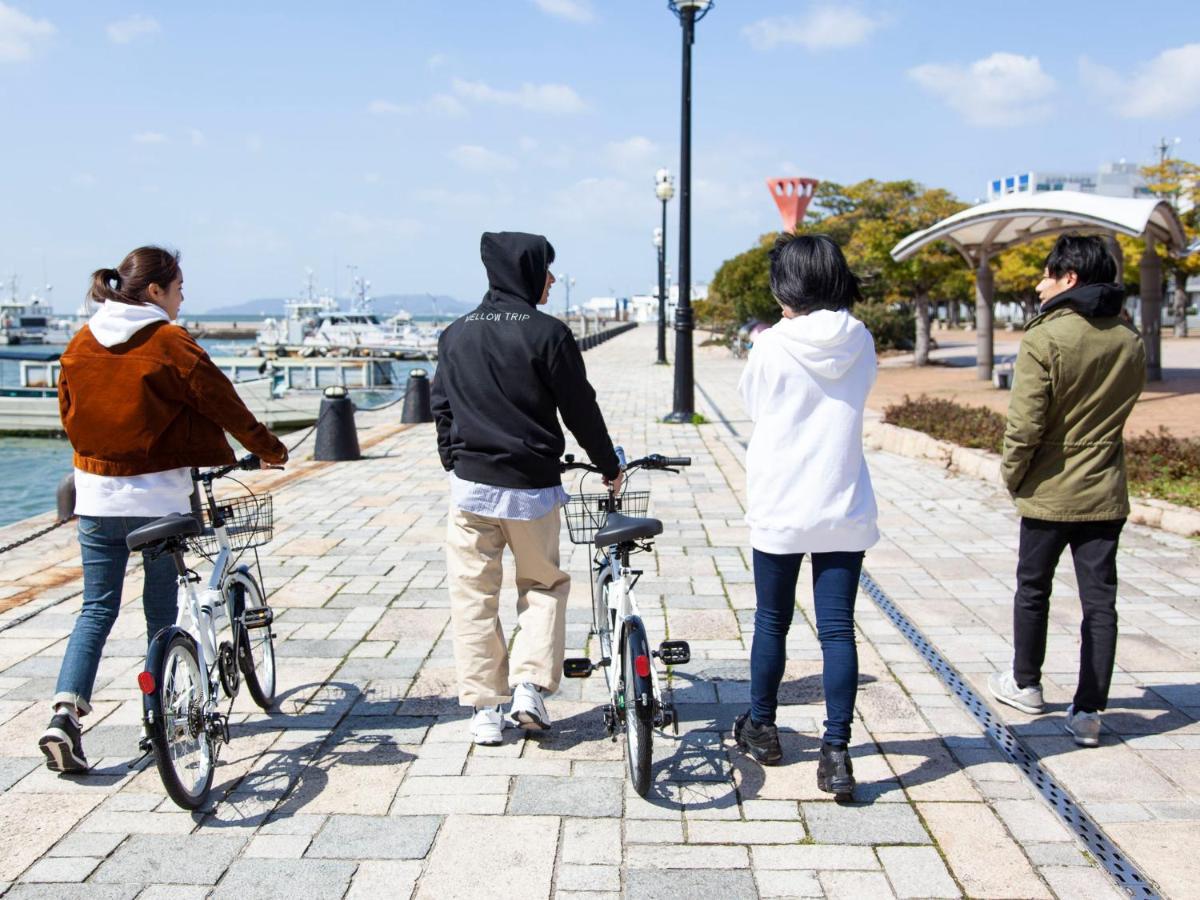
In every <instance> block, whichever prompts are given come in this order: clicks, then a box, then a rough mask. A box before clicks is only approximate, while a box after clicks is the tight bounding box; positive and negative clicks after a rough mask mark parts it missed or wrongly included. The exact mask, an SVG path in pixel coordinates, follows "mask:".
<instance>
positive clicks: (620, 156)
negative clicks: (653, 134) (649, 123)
mask: <svg viewBox="0 0 1200 900" xmlns="http://www.w3.org/2000/svg"><path fill="white" fill-rule="evenodd" d="M657 153H658V145H657V144H655V143H654V141H652V140H650V139H649V138H645V137H642V136H640V135H635V136H633V137H631V138H626V139H625V140H623V141H611V142H609V143H608V144H606V145H605V147H604V156H605V158H606V159H607V160H608V162H609V163H610V164H611V165H613V166H616V167H618V168H630V167H633V166H637V165H642V164H646V163H647V162H648V161H649V160H650V159H651V158H652V157H653V156H655V154H657Z"/></svg>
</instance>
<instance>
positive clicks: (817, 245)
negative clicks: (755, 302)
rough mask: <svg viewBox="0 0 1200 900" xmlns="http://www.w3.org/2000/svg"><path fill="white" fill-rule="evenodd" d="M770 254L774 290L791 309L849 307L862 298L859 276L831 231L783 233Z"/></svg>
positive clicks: (810, 309)
mask: <svg viewBox="0 0 1200 900" xmlns="http://www.w3.org/2000/svg"><path fill="white" fill-rule="evenodd" d="M770 258H771V293H772V294H774V295H775V299H776V300H778V301H779V302H780V303H782V304H783V305H784V306H786V307H788V308H789V309H793V310H795V311H796V312H798V313H807V312H811V311H813V310H815V309H833V310H837V309H849V308H850V307H851V306H853V305H854V302H855V301H856V300H861V299H862V293H861V292H860V291H859V287H858V276H857V275H855V274H854V273H853V272H851V271H850V266H849V265H847V263H846V257H845V256H843V255H842V248H841V247H839V246H838V245H837V243H836V242H835V241H834V240H833V238H831V237H829V236H828V235H824V234H801V235H790V234H785V235H781V236H780V237H779V239H778V240H777V241H775V246H774V247H772V248H771V252H770Z"/></svg>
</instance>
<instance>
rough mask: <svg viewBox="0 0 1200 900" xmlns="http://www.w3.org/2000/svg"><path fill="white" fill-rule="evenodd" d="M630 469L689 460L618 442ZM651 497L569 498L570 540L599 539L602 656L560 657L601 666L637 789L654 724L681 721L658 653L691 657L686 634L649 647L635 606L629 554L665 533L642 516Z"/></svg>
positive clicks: (677, 659) (589, 667)
mask: <svg viewBox="0 0 1200 900" xmlns="http://www.w3.org/2000/svg"><path fill="white" fill-rule="evenodd" d="M617 455H618V457H619V458H620V460H621V463H622V465H623V468H624V470H625V484H626V485H628V483H629V476H630V475H632V474H633V472H635V471H636V470H638V469H656V470H658V471H662V472H678V471H679V469H680V468H681V467H683V466H690V465H691V464H692V461H691V459H689V458H688V457H667V456H659V455H657V454H651V455H650V456H646V457H644V458H642V459H637V460H634V461H633V462H631V463H628V464H626V463H625V454H624V452H623V451H622V450H621V448H619V447H618V448H617ZM562 469H563V471H564V472H565V471H569V470H571V469H580V470H583V471H585V472H591V473H598V472H599V471H600V470H599V469H597V468H596V467H595V466H591V465H588V464H586V463H577V462H575V458H574V457H573V456H567V457H566V460H565V461H564V462H563V464H562ZM649 502H650V492H649V491H629V490H626V491H624V492H622V493H620V494H616V493H614V492H613V491H611V490H610V491H608V492H607V493H604V494H586V493H580V494H578V495H576V496H573V497H572V498H571V502H570V503H568V504H567V507H566V510H567V530H568V532H569V533H570V536H571V542H572V543H575V544H594V545H595V547H596V555H595V559H594V564H595V578H594V579H593V581H592V633H593V634H594V635H595V636H596V639H597V649H598V650H599V653H600V659H599V660H598V661H597V662H594V663H593V662H592V661H591V660H590V659H588V658H586V657H577V658H573V659H567V660H564V661H563V675H565V676H566V677H567V678H587V677H588V676H589V675H591V674H592V672H594V671H595V670H596V669H603V670H604V677H605V680H606V681H607V683H608V690H609V694H610V696H611V698H612V699H611V701H610V702H609V703H608V704H607V705H606V706H605V707H604V725H605V727H606V728H607V730H608V734H609V736H610V737H611V738H612V740H614V741H615V740H616V739H617V738H616V732H617V731H618V730H623V731H624V732H625V751H626V753H625V755H626V761H627V763H628V767H629V776H630V778H631V779H632V780H633V789H634V790H635V791H637V793H638V795H639V796H642V797H645V796H646V793H647V791H649V790H650V762H651V757H652V752H651V751H652V749H653V740H654V735H653V731H652V729H653V728H665V727H667V726H668V725H670V726H673V727H674V729H675V733H676V734H678V733H679V721H678V718H677V716H676V713H675V707H674V704H672V703H670V702H669V701H667V700H664V699H663V695H662V691H661V689H660V687H659V681H658V672H657V670H656V668H655V665H654V660H656V659H657V660H659V661H660V662H662V663H663V664H665V665H669V666H678V665H683V664H684V663H687V662H689V661H690V660H691V657H692V654H691V649H690V648H689V647H688V643H687V641H663V642H662V643H661V644H659V646H658V649H657V650H651V649H650V644H649V640H648V638H647V637H646V627H645V625H643V624H642V617H641V614H640V612H639V611H638V605H637V599H636V597H635V596H634V593H633V587H634V585H635V584H637V581H638V579H639V578H640V577H641V576H642V574H643V573H642V571H641V570H640V569H633V568H631V567H630V565H629V558H630V556H631V555H632V554H634V553H638V552H643V551H647V550H650V549H651V548H652V547H653V544H652V543H651V541H650V539H651V538H653V537H655V536H657V535H659V534H662V530H663V525H662V522H660V521H659V520H658V519H650V518H645V516H646V511H647V508H648V506H649ZM614 635H616V647H615V649H616V656H615V657H614V655H613V650H614V645H613V636H614Z"/></svg>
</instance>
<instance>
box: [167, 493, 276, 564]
mask: <svg viewBox="0 0 1200 900" xmlns="http://www.w3.org/2000/svg"><path fill="white" fill-rule="evenodd" d="M217 509H219V510H220V513H221V518H223V519H224V520H225V536H226V537H228V538H229V547H230V549H231V550H232V551H233V552H234V553H241V552H242V551H243V550H248V549H249V548H251V547H261V546H262V545H263V544H266V543H268V542H269V541H270V540H271V538H272V537H274V535H275V512H274V504H273V502H272V500H271V495H270V494H268V493H262V494H240V495H238V496H235V497H219V498H217ZM187 541H188V546H189V547H190V548H191V549H192V551H193V552H195V553H198V554H200V555H201V556H203V557H205V558H206V559H212V558H213V557H215V556H216V555H217V554H218V553H219V552H220V550H221V545H220V543H219V542H218V541H217V533H216V531H215V530H214V529H213V524H212V513H211V511H210V510H209V509H208V506H207V504H206V505H205V507H204V523H203V530H202V531H201V532H200V534H198V535H196V536H195V537H190V538H188V539H187Z"/></svg>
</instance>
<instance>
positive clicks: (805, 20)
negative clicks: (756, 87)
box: [742, 6, 886, 50]
mask: <svg viewBox="0 0 1200 900" xmlns="http://www.w3.org/2000/svg"><path fill="white" fill-rule="evenodd" d="M884 24H886V20H885V19H884V17H882V16H878V17H875V18H872V17H871V16H868V15H866V14H865V13H861V12H859V11H858V10H856V9H848V8H844V7H839V6H814V7H812V8H811V9H810V10H808V12H806V13H804V14H802V15H798V16H776V17H773V18H769V19H759V20H758V21H757V22H752V23H751V24H749V25H747V26H746V27H745V28H743V29H742V34H743V35H744V36H745V38H746V39H747V40H748V41H750V43H751V44H752V45H753V46H754V47H755V48H756V49H758V50H771V49H773V48H775V47H778V46H780V45H781V44H798V45H799V46H801V47H806V48H808V49H809V50H832V49H837V48H840V47H853V46H856V45H857V44H861V43H863V42H865V41H866V40H867V38H869V37H870V36H871V33H872V32H873V31H876V30H877V29H879V28H880V27H882V26H883V25H884Z"/></svg>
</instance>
